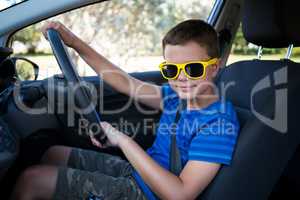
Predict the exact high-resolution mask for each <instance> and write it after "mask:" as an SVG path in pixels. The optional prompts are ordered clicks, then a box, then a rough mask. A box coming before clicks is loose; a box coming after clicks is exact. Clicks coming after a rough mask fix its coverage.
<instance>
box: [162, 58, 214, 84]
mask: <svg viewBox="0 0 300 200" xmlns="http://www.w3.org/2000/svg"><path fill="white" fill-rule="evenodd" d="M217 62H218V59H217V58H212V59H210V60H208V61H191V62H187V63H181V64H177V63H169V62H166V61H165V62H162V63H161V64H160V65H159V68H160V72H161V74H162V76H163V77H164V78H165V79H167V80H174V79H177V78H178V76H179V74H180V71H181V70H183V72H184V74H185V75H186V77H188V78H189V79H193V80H196V79H200V78H202V77H204V76H205V74H206V68H207V67H208V66H209V65H213V64H216V63H217Z"/></svg>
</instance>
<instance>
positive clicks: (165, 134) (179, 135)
mask: <svg viewBox="0 0 300 200" xmlns="http://www.w3.org/2000/svg"><path fill="white" fill-rule="evenodd" d="M162 97H163V108H164V109H163V113H162V115H161V118H160V121H159V125H158V128H157V130H156V139H155V141H154V143H153V145H152V147H150V148H149V149H148V150H147V153H148V155H149V156H150V157H152V158H153V159H154V160H155V161H156V162H157V163H158V164H159V165H160V166H162V167H163V168H165V169H167V170H169V152H170V150H169V147H170V143H171V137H170V134H171V129H172V128H173V130H174V126H175V128H176V129H175V130H176V141H177V146H178V148H179V151H180V156H181V162H182V164H183V166H185V164H186V163H187V162H188V161H189V160H197V161H206V162H213V163H220V164H225V165H230V162H231V159H232V154H233V152H234V147H235V144H236V140H237V137H238V131H239V123H238V120H237V116H236V113H235V111H234V108H233V106H232V104H231V103H230V102H228V101H227V102H221V101H216V102H214V103H212V104H210V105H209V106H207V107H205V108H202V109H198V110H187V109H185V110H182V111H181V116H180V119H179V121H178V123H177V124H174V120H175V116H176V112H177V106H178V104H179V97H178V95H177V94H176V92H175V91H174V90H172V88H171V87H170V85H169V84H164V85H163V86H162ZM133 177H134V178H135V180H136V182H137V184H138V185H139V186H140V188H141V189H142V191H143V192H144V194H145V196H146V197H147V199H149V200H155V199H157V198H156V196H155V195H154V193H153V192H152V191H151V189H150V188H149V187H148V185H147V184H146V183H145V182H144V181H143V179H142V178H141V176H140V175H139V174H138V172H137V171H134V172H133Z"/></svg>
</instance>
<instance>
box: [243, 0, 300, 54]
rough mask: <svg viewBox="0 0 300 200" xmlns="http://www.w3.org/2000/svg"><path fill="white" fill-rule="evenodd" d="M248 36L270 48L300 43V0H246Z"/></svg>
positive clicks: (245, 20) (299, 44) (257, 43)
mask: <svg viewBox="0 0 300 200" xmlns="http://www.w3.org/2000/svg"><path fill="white" fill-rule="evenodd" d="M244 3H245V4H244V14H243V22H242V27H243V32H244V36H245V38H246V40H247V41H248V42H251V43H253V44H256V45H258V46H263V47H267V48H284V47H288V46H289V45H290V44H293V45H294V46H300V26H299V22H300V10H299V9H300V1H299V0H244Z"/></svg>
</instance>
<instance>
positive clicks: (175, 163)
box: [169, 100, 187, 176]
mask: <svg viewBox="0 0 300 200" xmlns="http://www.w3.org/2000/svg"><path fill="white" fill-rule="evenodd" d="M186 107H187V102H186V100H180V101H179V105H178V107H177V112H176V116H175V120H174V124H176V125H177V123H178V121H179V119H180V112H181V111H182V110H184V109H186ZM176 127H177V126H176ZM169 159H170V160H169V170H170V172H172V173H173V174H174V175H176V176H179V174H180V172H181V170H182V163H181V158H180V151H179V148H178V146H177V143H176V129H175V130H174V128H173V127H172V129H171V143H170V153H169Z"/></svg>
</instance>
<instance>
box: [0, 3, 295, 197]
mask: <svg viewBox="0 0 300 200" xmlns="http://www.w3.org/2000/svg"><path fill="white" fill-rule="evenodd" d="M29 1H30V0H29ZM32 2H35V1H32ZM36 2H38V1H36ZM66 2H68V3H66V4H65V6H64V7H63V8H60V9H57V8H55V6H56V5H54V7H53V9H52V10H51V9H50V8H49V10H48V12H45V13H44V14H41V13H39V17H37V18H35V19H34V20H31V21H30V20H28V19H26V20H25V19H24V21H23V22H22V23H19V24H18V25H16V26H15V29H12V30H11V31H6V34H3V37H1V35H0V37H1V40H0V44H1V47H0V63H1V66H0V79H1V80H0V89H1V93H0V114H1V117H0V126H1V127H2V129H1V130H4V131H3V133H1V136H0V144H1V145H0V191H1V192H0V199H9V196H10V193H11V191H12V188H13V186H14V183H15V181H16V179H17V177H18V176H19V175H20V173H21V172H22V171H23V170H24V169H25V168H26V167H28V166H31V165H35V164H38V163H39V161H40V159H41V157H42V155H43V153H44V152H45V151H46V150H47V149H48V148H49V147H51V146H53V145H66V146H72V147H80V148H85V149H91V150H95V151H101V152H105V153H110V154H113V155H118V156H121V157H123V158H124V159H125V157H124V155H123V154H122V152H121V151H120V150H118V149H115V148H107V149H98V148H97V147H94V146H93V145H92V143H91V142H90V140H89V138H88V137H84V136H83V135H85V133H81V132H80V129H79V127H78V123H76V122H78V120H79V119H80V118H81V117H82V116H81V115H79V114H75V116H74V123H73V125H72V126H70V125H69V122H68V119H69V118H68V116H67V114H68V112H59V111H62V110H64V111H66V110H67V109H68V108H69V107H70V106H71V107H72V106H75V105H68V104H67V102H66V101H64V102H61V101H60V99H59V98H57V97H58V96H64V95H66V93H67V92H68V86H67V83H68V81H70V78H69V77H70V76H68V74H69V73H70V68H66V69H65V70H63V69H62V72H63V75H64V76H61V75H55V76H53V77H50V78H47V79H44V80H35V79H36V77H33V80H27V81H21V82H20V81H16V80H17V79H18V75H17V73H16V70H17V69H16V68H15V66H16V61H17V60H18V59H22V58H18V59H12V60H9V59H8V58H9V57H10V56H11V55H12V53H13V49H12V48H10V39H9V38H10V37H9V36H10V35H12V34H13V33H14V32H15V31H17V30H19V29H21V28H24V27H26V26H29V25H30V24H33V23H35V22H38V21H41V20H43V19H47V18H49V17H51V16H54V15H57V14H59V13H63V12H67V11H69V10H72V9H75V8H79V7H82V6H86V5H89V4H91V3H101V1H86V2H84V1H78V2H80V3H78V4H75V3H73V4H72V3H71V2H72V1H66ZM299 6H300V5H299V2H297V1H296V0H217V1H216V3H215V5H214V8H213V11H212V13H211V15H210V17H209V18H208V22H209V23H211V24H212V25H213V26H214V27H215V28H216V30H217V31H218V33H219V41H220V47H221V55H222V62H223V65H224V66H223V67H222V69H221V70H220V73H219V75H218V77H217V78H216V80H215V83H216V85H217V86H218V88H219V90H220V91H224V90H222V89H224V87H226V89H225V91H226V92H225V93H224V94H221V98H225V99H226V100H230V101H231V102H232V103H233V105H234V106H235V109H236V111H237V114H238V119H239V122H240V127H241V128H240V135H239V138H238V142H237V145H236V149H235V152H234V156H233V161H232V164H231V165H230V166H222V168H221V169H220V171H219V172H218V174H217V176H216V177H215V178H214V180H213V181H212V183H211V184H210V185H209V186H208V187H207V189H205V191H204V192H203V193H202V194H201V195H200V196H199V198H198V199H203V200H212V199H228V200H229V199H230V200H238V199H249V200H250V199H251V200H252V199H262V200H264V199H270V200H272V199H290V198H291V199H292V197H293V199H298V198H299V197H300V192H299V189H298V188H299V187H300V171H299V169H300V146H299V144H300V134H299V131H297V113H298V112H299V111H300V109H299V105H298V104H297V102H300V95H299V92H298V90H299V89H300V78H299V76H300V63H297V62H295V61H292V60H290V59H289V55H290V53H291V51H292V48H293V47H300V37H299V36H300V27H299V26H297V25H298V23H297V22H298V21H299V19H300V13H299V12H298V10H297V8H299ZM15 7H16V9H17V6H15ZM45 9H46V8H45ZM7 11H9V9H8V10H7ZM1 17H2V16H1V12H0V19H1ZM6 23H7V22H6ZM240 23H242V29H243V33H244V36H245V39H246V40H247V41H248V42H251V43H253V44H256V45H258V46H259V47H260V49H262V48H274V49H276V48H288V52H287V55H286V57H285V58H282V59H278V60H264V59H263V57H262V58H260V52H258V58H257V59H252V60H242V61H238V62H235V63H232V64H230V65H226V60H227V59H228V56H229V54H230V51H231V48H232V42H233V38H234V35H235V34H236V32H237V29H238V27H239V25H240ZM7 27H9V26H7ZM0 33H1V30H0ZM4 41H5V42H4ZM54 43H55V42H54ZM54 54H60V56H61V59H62V61H61V62H60V61H59V60H58V63H59V65H60V67H61V68H63V67H64V66H66V65H68V64H65V63H66V62H67V61H63V60H64V58H66V55H63V54H62V53H61V52H56V53H55V52H54ZM56 58H57V57H56ZM31 65H33V66H34V69H35V74H36V73H38V71H37V66H36V65H35V64H34V63H32V64H31ZM69 65H70V64H69ZM131 75H132V76H134V77H136V78H138V79H140V80H143V81H148V82H152V83H156V84H158V85H161V84H163V83H164V82H165V81H166V80H164V79H163V77H162V76H161V74H160V72H159V71H150V72H135V73H131ZM71 78H72V77H71ZM80 80H84V81H85V82H88V83H89V84H91V85H93V86H94V88H96V89H97V93H99V92H100V91H103V94H102V95H103V98H102V99H99V100H97V105H96V111H97V112H99V116H100V119H101V121H107V122H109V123H120V119H126V121H128V122H130V123H133V124H136V125H138V124H143V120H144V119H149V124H147V126H146V127H139V129H138V133H137V134H136V135H135V137H134V139H135V141H136V142H137V143H138V144H140V145H141V146H142V147H143V148H144V149H147V148H148V147H150V146H151V144H152V142H153V141H154V138H155V126H154V124H155V123H157V122H158V121H159V118H160V114H161V113H160V112H159V111H155V110H153V109H151V108H149V107H147V106H144V105H141V106H142V107H143V108H144V109H146V110H149V111H151V112H149V113H148V114H144V113H141V112H139V109H138V108H137V104H136V102H131V104H130V105H129V106H128V108H127V109H126V110H123V111H122V112H118V113H117V114H107V113H101V112H100V110H99V108H100V107H103V108H105V109H110V110H114V109H116V110H117V109H119V108H122V107H123V106H124V105H125V104H127V102H128V100H129V98H128V97H127V96H126V95H123V94H120V93H118V92H117V91H115V90H114V89H112V88H111V87H110V86H109V85H107V84H105V83H104V82H102V81H101V80H100V79H99V77H96V76H94V77H80V78H79V79H78V81H80ZM102 87H104V90H101V88H102ZM14 90H19V91H20V92H19V93H18V96H17V97H15V96H14ZM50 93H51V94H55V95H54V98H48V94H50ZM79 96H82V95H79ZM78 98H79V97H78ZM74 104H75V103H74ZM19 105H26V106H25V107H26V111H28V112H24V110H21V109H19ZM44 107H47V108H48V109H49V110H50V111H51V112H42V111H41V114H31V113H30V110H31V109H35V110H37V109H39V108H44ZM87 118H88V119H91V118H89V117H87ZM91 120H92V121H93V120H95V119H94V118H93V117H92V119H91ZM144 128H146V129H145V130H146V133H147V134H144V132H143V130H144ZM127 134H128V135H131V134H132V133H130V132H128V133H127ZM294 197H296V198H294Z"/></svg>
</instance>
